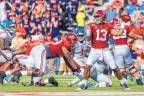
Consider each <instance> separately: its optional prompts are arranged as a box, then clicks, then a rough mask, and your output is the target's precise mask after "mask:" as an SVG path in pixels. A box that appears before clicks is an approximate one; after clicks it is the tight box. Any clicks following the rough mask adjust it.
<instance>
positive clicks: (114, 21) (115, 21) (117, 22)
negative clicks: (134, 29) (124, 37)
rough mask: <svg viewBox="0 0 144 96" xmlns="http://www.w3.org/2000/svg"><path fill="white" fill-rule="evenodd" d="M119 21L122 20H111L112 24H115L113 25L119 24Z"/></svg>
mask: <svg viewBox="0 0 144 96" xmlns="http://www.w3.org/2000/svg"><path fill="white" fill-rule="evenodd" d="M119 23H120V21H119V20H118V19H116V18H115V19H113V20H112V21H111V24H113V25H115V24H119Z"/></svg>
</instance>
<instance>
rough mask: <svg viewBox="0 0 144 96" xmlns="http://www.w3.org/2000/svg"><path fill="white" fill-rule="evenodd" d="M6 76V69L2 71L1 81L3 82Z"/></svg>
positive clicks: (0, 74)
mask: <svg viewBox="0 0 144 96" xmlns="http://www.w3.org/2000/svg"><path fill="white" fill-rule="evenodd" d="M5 77H6V74H5V72H4V71H0V83H1V84H3V80H4V78H5Z"/></svg>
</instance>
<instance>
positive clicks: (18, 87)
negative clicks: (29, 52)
mask: <svg viewBox="0 0 144 96" xmlns="http://www.w3.org/2000/svg"><path fill="white" fill-rule="evenodd" d="M48 77H49V76H48V75H47V76H45V77H44V78H45V79H46V78H48ZM54 77H55V78H56V80H57V81H58V82H59V87H53V86H52V85H50V84H47V85H46V86H40V87H37V86H23V85H22V82H25V83H26V82H28V83H27V85H28V84H29V83H30V82H29V81H30V77H27V76H24V77H21V81H20V83H18V84H16V83H14V84H4V85H0V91H1V92H3V91H49V92H51V91H54V92H55V91H56V92H57V91H60V92H61V91H68V92H71V91H76V88H78V84H75V85H74V86H72V87H67V86H66V84H67V82H69V81H71V80H72V79H74V78H75V76H62V75H58V76H54ZM110 78H111V80H112V81H113V87H110V88H88V90H94V91H123V89H122V88H121V87H120V85H119V81H118V80H117V79H116V77H113V76H111V77H110ZM90 82H92V83H95V81H93V80H91V79H90ZM128 85H129V87H130V88H131V90H130V91H143V90H144V86H137V85H135V82H134V81H133V82H132V81H130V80H128Z"/></svg>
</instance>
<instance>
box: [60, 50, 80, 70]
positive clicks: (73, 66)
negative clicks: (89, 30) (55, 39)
mask: <svg viewBox="0 0 144 96" xmlns="http://www.w3.org/2000/svg"><path fill="white" fill-rule="evenodd" d="M62 51H63V53H64V60H65V62H66V64H67V65H68V67H70V69H74V70H77V69H78V68H79V66H78V64H77V63H76V62H75V61H74V60H73V58H72V56H71V53H70V52H69V51H68V50H67V49H66V48H65V47H62Z"/></svg>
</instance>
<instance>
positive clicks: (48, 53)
mask: <svg viewBox="0 0 144 96" xmlns="http://www.w3.org/2000/svg"><path fill="white" fill-rule="evenodd" d="M75 41H77V37H76V35H75V34H73V33H68V34H66V35H65V36H64V38H63V39H62V40H60V41H58V42H55V43H51V44H46V45H37V46H35V47H33V48H32V50H31V52H30V56H32V57H33V60H34V64H35V68H36V69H38V70H35V71H32V72H29V71H25V72H21V71H17V72H15V73H14V80H15V81H19V78H20V77H21V76H22V75H34V76H35V77H39V76H43V75H44V74H47V72H48V70H47V68H48V67H47V58H54V57H56V56H63V58H64V60H65V62H66V64H67V65H68V67H69V68H70V69H71V70H72V71H73V72H79V71H80V70H79V66H78V64H77V63H76V62H75V61H74V60H73V58H72V57H71V50H72V49H71V48H72V46H73V45H74V44H75ZM56 85H58V84H57V83H56Z"/></svg>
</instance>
